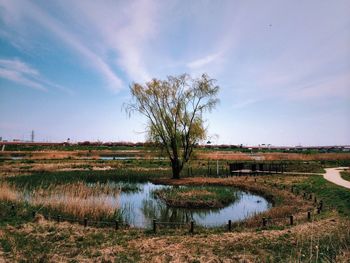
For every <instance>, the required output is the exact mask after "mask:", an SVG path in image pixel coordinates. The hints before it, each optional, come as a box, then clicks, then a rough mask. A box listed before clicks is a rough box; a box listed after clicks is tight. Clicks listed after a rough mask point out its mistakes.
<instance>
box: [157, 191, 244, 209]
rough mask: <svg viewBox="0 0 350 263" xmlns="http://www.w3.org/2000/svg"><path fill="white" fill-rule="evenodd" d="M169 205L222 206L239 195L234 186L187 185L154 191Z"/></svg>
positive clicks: (181, 206)
mask: <svg viewBox="0 0 350 263" xmlns="http://www.w3.org/2000/svg"><path fill="white" fill-rule="evenodd" d="M153 194H154V196H155V197H157V198H159V199H161V200H163V201H164V202H165V203H166V204H167V205H168V206H169V207H179V208H188V207H191V208H222V207H225V206H226V205H229V204H230V203H232V202H234V201H236V200H237V199H238V198H239V197H238V195H237V192H236V191H235V189H234V188H230V187H220V186H186V187H178V188H174V187H173V188H162V189H158V190H155V191H153Z"/></svg>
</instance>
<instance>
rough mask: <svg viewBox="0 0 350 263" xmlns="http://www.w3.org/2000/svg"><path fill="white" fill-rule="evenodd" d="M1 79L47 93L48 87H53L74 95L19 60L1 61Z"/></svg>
mask: <svg viewBox="0 0 350 263" xmlns="http://www.w3.org/2000/svg"><path fill="white" fill-rule="evenodd" d="M0 78H4V79H7V80H10V81H12V82H14V83H17V84H20V85H23V86H26V87H29V88H32V89H36V90H40V91H45V92H47V91H48V88H47V87H52V88H56V89H59V90H61V91H63V92H65V93H68V94H70V95H72V94H73V92H72V90H70V89H69V88H66V87H63V86H61V85H58V84H55V83H53V82H51V81H49V80H47V79H46V78H45V77H44V76H42V75H41V74H40V72H39V71H38V70H37V69H35V68H33V67H32V66H30V65H28V64H27V63H25V62H23V61H21V60H19V59H17V58H14V59H0Z"/></svg>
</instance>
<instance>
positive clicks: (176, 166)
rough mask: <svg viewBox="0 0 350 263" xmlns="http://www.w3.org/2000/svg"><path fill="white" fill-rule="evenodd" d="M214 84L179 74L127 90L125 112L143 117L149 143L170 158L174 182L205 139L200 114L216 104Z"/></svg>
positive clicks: (136, 84) (135, 85)
mask: <svg viewBox="0 0 350 263" xmlns="http://www.w3.org/2000/svg"><path fill="white" fill-rule="evenodd" d="M215 82H216V81H215V80H214V79H210V78H209V76H208V75H206V74H203V75H202V76H201V77H199V78H197V79H193V78H191V77H190V76H189V75H188V74H183V75H180V76H169V77H167V79H166V80H158V79H153V80H152V81H150V82H147V83H145V84H144V85H142V84H138V83H132V85H131V86H130V91H131V94H132V101H131V102H130V103H128V104H127V105H126V109H127V111H128V112H129V113H132V112H135V111H136V112H139V113H141V114H142V115H144V116H146V118H147V120H148V124H147V133H148V136H149V139H150V141H152V142H155V143H157V145H159V146H160V147H162V149H163V150H164V151H165V153H166V154H167V156H168V157H169V158H170V161H171V165H172V173H173V178H174V179H178V178H180V172H181V170H182V168H183V166H184V164H185V163H186V162H188V161H189V160H190V157H191V154H192V152H193V149H194V147H195V145H196V144H198V142H200V141H201V140H204V139H205V138H206V129H205V127H204V120H203V113H205V112H207V111H211V110H212V109H213V108H214V107H215V105H216V104H217V103H218V101H219V100H218V98H217V95H218V92H219V87H218V86H216V85H215Z"/></svg>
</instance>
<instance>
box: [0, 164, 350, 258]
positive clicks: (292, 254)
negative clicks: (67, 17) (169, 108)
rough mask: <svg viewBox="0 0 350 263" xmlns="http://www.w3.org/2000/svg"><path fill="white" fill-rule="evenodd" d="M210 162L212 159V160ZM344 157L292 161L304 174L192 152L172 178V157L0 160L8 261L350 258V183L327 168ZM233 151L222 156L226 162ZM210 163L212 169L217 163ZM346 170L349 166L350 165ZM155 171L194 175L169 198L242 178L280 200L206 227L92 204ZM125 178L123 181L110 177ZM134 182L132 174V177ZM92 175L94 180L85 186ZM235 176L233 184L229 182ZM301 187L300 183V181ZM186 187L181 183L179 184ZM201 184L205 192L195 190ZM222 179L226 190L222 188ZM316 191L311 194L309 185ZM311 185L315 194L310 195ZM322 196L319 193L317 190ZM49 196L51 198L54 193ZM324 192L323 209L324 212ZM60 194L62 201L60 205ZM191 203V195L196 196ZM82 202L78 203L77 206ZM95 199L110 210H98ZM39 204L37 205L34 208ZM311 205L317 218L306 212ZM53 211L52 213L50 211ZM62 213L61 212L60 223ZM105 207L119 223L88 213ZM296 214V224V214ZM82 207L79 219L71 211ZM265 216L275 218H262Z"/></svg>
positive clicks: (243, 185) (207, 196)
mask: <svg viewBox="0 0 350 263" xmlns="http://www.w3.org/2000/svg"><path fill="white" fill-rule="evenodd" d="M208 163H209V165H208ZM339 163H342V164H347V163H346V162H345V161H338V160H336V161H334V160H333V161H330V160H328V161H322V162H321V161H289V163H288V171H290V172H299V173H301V174H297V175H267V176H256V177H252V176H249V177H246V176H242V177H226V175H227V174H225V168H221V170H220V171H221V173H220V174H221V175H225V177H222V176H219V177H216V175H214V174H215V172H216V161H214V160H211V161H209V162H208V160H206V159H204V160H193V161H192V162H191V164H190V165H189V166H188V167H186V168H185V169H184V172H183V175H182V176H183V179H180V180H171V179H169V178H170V172H171V171H170V169H169V166H168V165H169V164H168V162H167V161H166V160H142V159H132V160H96V159H95V160H93V159H89V160H81V159H29V160H28V159H25V160H6V161H1V162H0V178H1V179H0V188H1V189H0V261H1V259H4V260H5V262H82V261H96V262H208V261H212V262H346V261H347V260H348V258H350V247H349V244H350V232H349V231H350V222H349V218H350V192H349V191H348V190H346V189H345V188H341V187H338V186H335V185H333V184H331V183H329V182H327V181H325V180H324V179H323V177H322V176H320V175H303V174H302V173H303V172H304V173H308V172H316V173H321V172H323V169H324V167H327V166H336V165H338V164H339ZM225 164H227V161H225V160H221V161H220V162H219V165H220V167H225ZM208 168H209V169H210V168H211V169H212V171H211V173H208ZM343 176H345V177H346V176H348V173H346V174H345V175H344V174H343ZM149 180H151V181H153V182H156V183H163V184H170V185H179V186H180V185H186V186H187V188H186V189H187V190H186V191H185V190H183V191H182V190H177V191H173V192H171V191H170V192H164V193H163V194H164V195H167V196H165V197H164V198H167V199H168V200H173V201H174V202H175V201H178V200H181V201H193V202H194V203H196V202H198V201H200V202H203V200H204V202H210V200H215V201H219V200H224V201H223V202H225V200H226V199H225V198H227V196H231V197H232V195H230V193H228V192H225V191H222V189H230V188H229V187H235V188H238V189H241V190H243V191H250V192H253V193H256V194H259V195H262V196H264V197H265V198H266V199H267V200H269V201H270V202H272V203H273V207H272V208H271V209H269V210H268V211H266V212H263V213H261V214H257V215H253V216H252V217H250V218H248V219H247V220H245V221H241V222H235V223H233V224H232V232H228V230H227V225H223V226H219V227H213V228H204V227H199V226H197V225H196V226H195V229H194V234H190V233H189V225H183V226H180V227H177V228H167V227H161V226H159V227H157V233H156V234H155V233H153V231H152V229H147V228H146V229H137V228H128V227H123V226H121V227H120V229H119V230H115V229H114V224H113V220H114V219H118V212H116V211H118V209H117V208H116V209H115V210H114V211H109V212H108V210H106V211H104V208H103V203H104V200H102V203H101V204H92V205H91V206H90V207H91V208H93V209H95V210H93V209H92V210H89V206H85V205H84V206H83V205H82V203H83V202H85V201H84V200H85V199H87V198H88V197H89V196H94V195H100V194H103V193H111V192H113V193H115V195H118V194H119V193H120V191H138V189H137V186H136V185H135V183H137V182H146V181H149ZM110 181H113V182H116V183H118V182H123V185H124V187H125V188H124V189H123V188H121V187H118V184H115V187H112V188H111V187H107V186H106V185H105V184H104V183H106V182H110ZM125 183H126V184H125ZM86 184H89V185H91V184H92V185H93V187H91V186H90V187H89V188H87V187H86ZM222 186H226V187H224V188H220V187H222ZM292 187H293V192H292V191H291V190H292ZM178 189H181V188H178ZM198 189H200V190H199V191H197V192H196V190H198ZM219 189H221V191H220V190H219ZM25 191H32V192H34V193H35V194H36V196H38V197H40V198H44V200H45V198H47V197H50V196H51V197H52V196H54V195H55V194H58V193H60V194H62V193H63V194H65V195H67V196H70V198H71V199H67V200H64V201H62V202H61V203H57V202H56V203H54V202H53V201H52V200H51V201H50V199H48V200H49V201H47V202H43V201H42V200H43V199H40V198H38V199H37V201H38V200H39V201H40V200H41V202H39V201H38V202H37V203H35V202H26V201H23V199H22V198H19V196H21V194H23V192H25ZM304 192H305V193H307V195H306V198H304V196H303V193H304ZM309 194H312V199H309ZM315 197H316V199H317V201H316V202H315V200H314V198H315ZM46 200H47V199H46ZM320 200H322V201H323V204H324V209H323V210H322V211H321V213H320V214H318V213H317V209H316V208H317V206H318V205H319V201H320ZM53 204H55V205H53ZM191 205H192V204H191ZM79 206H80V207H82V209H77V207H79ZM96 208H98V209H100V210H102V211H104V212H102V213H101V212H98V211H97V210H96ZM33 211H36V212H37V213H36V215H35V216H34V215H33V213H32V212H33ZM308 211H312V214H311V220H309V219H308V218H307V212H308ZM47 214H51V215H52V217H51V218H47V217H46V218H44V217H43V215H47ZM58 214H60V215H61V216H62V221H61V222H60V223H57V218H56V216H57V215H58ZM94 214H95V215H99V216H97V217H96V219H100V218H101V217H103V218H104V220H110V222H111V224H110V225H108V224H107V225H103V224H102V225H98V224H92V223H90V221H89V224H88V227H86V228H85V227H84V226H83V219H84V218H85V217H89V219H92V218H94V217H93V215H94ZM290 215H293V216H294V224H293V225H290V222H289V217H290ZM65 216H74V217H75V218H77V219H79V220H80V221H79V222H75V223H71V222H67V221H65V220H64V217H65ZM263 217H264V218H266V220H267V224H266V226H263V225H262V218H263Z"/></svg>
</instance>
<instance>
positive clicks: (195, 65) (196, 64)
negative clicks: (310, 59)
mask: <svg viewBox="0 0 350 263" xmlns="http://www.w3.org/2000/svg"><path fill="white" fill-rule="evenodd" d="M221 56H222V52H218V53H215V54H210V55H207V56H205V57H203V58H200V59H197V60H194V61H191V62H189V63H188V64H187V67H189V68H190V69H192V70H193V69H201V68H203V67H204V66H207V65H208V64H210V63H212V62H214V61H215V60H217V59H219V58H221Z"/></svg>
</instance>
